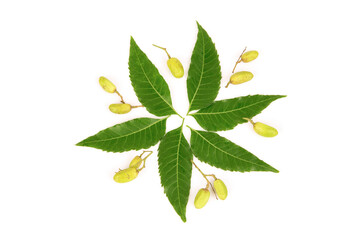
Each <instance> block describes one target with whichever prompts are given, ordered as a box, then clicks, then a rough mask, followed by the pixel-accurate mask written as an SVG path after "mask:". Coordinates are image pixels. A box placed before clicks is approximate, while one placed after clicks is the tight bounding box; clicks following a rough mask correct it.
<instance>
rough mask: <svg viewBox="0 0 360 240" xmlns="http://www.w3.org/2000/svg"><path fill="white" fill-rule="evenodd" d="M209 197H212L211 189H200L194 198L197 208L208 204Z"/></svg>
mask: <svg viewBox="0 0 360 240" xmlns="http://www.w3.org/2000/svg"><path fill="white" fill-rule="evenodd" d="M209 198H210V192H209V190H208V189H206V188H202V189H200V190H199V191H198V193H197V194H196V197H195V200H194V205H195V208H197V209H200V208H203V207H204V206H205V205H206V203H207V202H208V201H209Z"/></svg>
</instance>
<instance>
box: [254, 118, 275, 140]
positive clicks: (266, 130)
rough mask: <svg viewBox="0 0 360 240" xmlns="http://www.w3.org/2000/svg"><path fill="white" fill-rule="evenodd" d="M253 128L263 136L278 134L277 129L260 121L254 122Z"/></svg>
mask: <svg viewBox="0 0 360 240" xmlns="http://www.w3.org/2000/svg"><path fill="white" fill-rule="evenodd" d="M254 130H255V132H256V133H257V134H259V135H261V136H263V137H275V136H276V135H278V131H277V130H276V129H275V128H273V127H270V126H268V125H266V124H264V123H261V122H256V123H254Z"/></svg>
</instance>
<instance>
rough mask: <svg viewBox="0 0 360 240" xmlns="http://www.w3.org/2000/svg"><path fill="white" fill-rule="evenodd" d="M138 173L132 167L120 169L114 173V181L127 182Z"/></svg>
mask: <svg viewBox="0 0 360 240" xmlns="http://www.w3.org/2000/svg"><path fill="white" fill-rule="evenodd" d="M138 174H139V172H138V170H136V168H133V167H131V168H127V169H124V170H120V171H119V172H117V173H115V175H114V181H115V182H117V183H127V182H130V181H132V180H134V179H135V178H136V177H137V176H138Z"/></svg>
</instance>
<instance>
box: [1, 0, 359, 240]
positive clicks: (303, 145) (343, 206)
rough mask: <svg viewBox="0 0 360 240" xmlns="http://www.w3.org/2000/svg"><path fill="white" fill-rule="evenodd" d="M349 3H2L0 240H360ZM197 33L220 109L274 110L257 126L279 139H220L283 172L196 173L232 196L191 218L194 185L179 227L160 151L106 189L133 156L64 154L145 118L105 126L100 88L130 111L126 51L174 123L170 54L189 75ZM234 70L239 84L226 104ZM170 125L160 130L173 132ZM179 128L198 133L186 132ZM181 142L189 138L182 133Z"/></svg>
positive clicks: (178, 87) (196, 179)
mask: <svg viewBox="0 0 360 240" xmlns="http://www.w3.org/2000/svg"><path fill="white" fill-rule="evenodd" d="M356 3H357V1H331V0H330V1H329V0H328V1H314V0H312V1H305V0H304V1H274V0H273V1H209V0H208V1H195V0H194V1H184V0H183V1H176V2H171V1H128V2H125V1H66V0H63V1H10V0H9V1H4V0H2V1H1V2H0V34H1V37H0V43H1V44H0V78H1V87H0V104H1V117H0V122H1V125H0V130H1V131H0V141H1V151H0V158H1V160H0V194H1V196H0V239H4V240H12V239H39V240H40V239H88V240H90V239H130V238H131V239H145V238H146V239H151V238H153V239H186V238H194V239H225V238H226V239H277V240H278V239H347V240H349V239H360V233H359V225H360V217H359V216H360V207H359V202H360V197H359V183H360V174H359V167H360V163H359V160H360V158H359V150H358V149H359V134H360V131H359V121H360V117H359V96H358V94H359V86H358V82H359V81H360V74H359V55H360V44H359V43H360V37H359V35H358V32H359V31H358V30H359V25H358V23H359V22H360V16H359V11H358V10H359V9H358V7H357V6H356ZM196 21H199V23H200V24H201V25H202V26H203V27H204V28H205V29H206V30H207V32H208V33H209V35H210V36H211V37H212V40H213V41H214V42H215V44H216V48H217V50H218V53H219V56H220V62H221V66H222V76H223V79H222V83H221V84H222V88H221V89H220V93H219V95H218V98H217V99H224V98H231V97H237V96H242V95H248V94H257V93H258V94H286V95H288V97H287V98H284V99H280V100H277V101H275V102H274V103H273V104H271V105H270V106H269V107H268V108H267V109H266V110H264V111H263V113H261V114H260V115H258V116H256V117H255V118H254V120H256V121H261V122H264V123H267V124H269V125H271V126H274V127H276V128H277V129H278V130H279V135H278V136H277V137H275V138H272V139H265V138H262V137H260V136H258V135H256V134H255V133H254V132H253V130H252V128H251V126H250V125H249V124H242V125H239V126H238V127H236V128H235V129H234V130H232V131H227V132H220V133H219V134H220V135H222V136H224V137H228V138H229V139H230V140H231V141H233V142H235V143H237V144H239V145H241V146H243V147H244V148H246V149H248V150H249V151H250V152H252V153H254V154H255V155H257V156H258V157H259V158H261V159H263V160H264V161H266V162H267V163H269V164H271V165H272V166H274V167H275V168H277V169H279V170H280V173H279V174H274V173H259V172H254V173H245V174H244V173H232V172H227V171H222V170H220V169H216V168H213V167H210V166H208V165H206V164H203V163H200V162H199V161H198V160H196V159H195V161H196V162H197V163H198V165H199V166H200V168H201V169H203V171H205V172H206V173H215V174H216V175H217V176H218V177H219V178H221V179H223V181H224V182H225V183H226V185H227V186H228V190H229V196H228V198H227V199H226V200H225V201H220V200H218V201H216V200H215V198H214V196H212V198H211V199H210V201H209V203H208V204H207V206H206V207H204V208H203V209H201V210H197V209H195V208H194V206H193V201H194V197H195V195H196V192H197V190H198V189H199V188H201V187H203V186H204V185H205V181H204V179H202V177H201V175H200V174H199V172H197V171H196V170H195V169H194V171H193V177H192V186H191V192H190V197H189V204H188V207H187V219H188V221H187V222H186V223H183V222H182V221H181V220H180V218H179V217H178V215H177V214H176V213H175V211H174V210H173V208H172V206H171V205H170V203H169V202H168V200H167V198H166V196H165V195H164V193H163V188H162V187H161V185H160V178H159V176H158V170H157V167H158V166H157V158H156V150H157V146H158V145H156V146H154V147H152V148H151V150H153V151H155V154H153V155H152V156H151V157H150V158H149V160H148V164H147V167H146V169H145V170H144V171H142V172H141V174H140V175H139V177H138V178H137V179H135V180H134V181H133V182H130V183H128V184H117V183H115V182H114V181H113V180H112V176H113V174H114V172H115V171H116V170H117V169H118V168H125V167H126V166H127V164H128V163H129V161H130V160H131V159H132V157H133V156H134V155H136V154H138V153H140V151H138V152H126V153H118V154H113V153H106V152H103V151H100V150H97V149H92V148H84V147H76V146H75V144H76V143H77V142H79V141H81V140H82V139H84V138H86V137H88V136H90V135H93V134H95V133H96V132H98V131H99V130H101V129H104V128H107V127H110V126H112V125H114V124H117V123H121V122H124V121H126V120H129V119H133V118H136V117H141V116H149V117H151V115H150V114H149V113H147V112H146V111H145V110H144V109H135V110H133V111H132V112H131V113H129V114H127V115H115V114H112V113H111V112H110V111H109V110H108V105H109V104H111V103H114V102H117V101H118V97H117V96H116V95H111V94H108V93H106V92H104V91H103V90H102V89H101V88H100V87H99V85H98V77H99V76H102V75H103V76H106V77H108V78H109V79H111V80H112V81H113V82H114V83H115V84H116V85H117V87H118V89H119V91H120V92H121V93H122V94H123V96H124V98H125V100H126V101H128V102H129V103H131V104H133V105H137V104H139V102H138V100H137V98H136V96H135V94H134V92H133V89H132V87H131V84H130V80H129V77H128V75H129V72H128V65H127V61H128V54H129V40H130V35H132V36H133V37H134V38H135V40H136V41H137V43H138V44H139V46H140V47H141V48H142V50H143V51H144V52H145V53H146V54H147V55H148V56H149V58H150V59H151V60H152V61H153V63H154V64H155V65H156V66H157V67H158V68H159V71H160V73H161V74H162V75H163V76H164V78H165V79H166V80H167V82H168V84H169V88H170V90H171V94H172V100H173V104H174V107H175V109H177V110H178V112H180V113H181V114H182V115H185V113H186V111H187V108H188V102H187V94H186V76H187V75H185V76H184V77H183V78H182V79H175V78H173V77H172V76H171V75H170V74H169V71H168V69H167V67H166V60H167V57H166V54H165V53H164V52H163V51H161V50H159V49H156V48H154V47H152V46H151V44H152V43H156V44H158V45H161V46H165V47H167V48H168V50H169V52H170V54H171V55H173V56H174V57H177V58H179V59H180V60H181V61H182V63H183V65H184V67H185V71H186V72H187V70H188V67H189V63H190V57H191V53H192V49H193V46H194V43H195V40H196V35H197V27H196ZM245 46H247V47H248V49H249V50H252V49H255V50H258V51H259V52H260V55H259V57H258V59H257V60H256V61H254V62H251V63H248V64H240V65H239V68H238V70H240V69H241V70H248V71H252V72H253V73H254V75H255V77H254V79H253V80H251V81H250V82H248V83H245V84H242V85H238V86H231V87H230V88H228V89H225V88H224V86H225V84H226V82H227V81H228V79H229V77H230V75H231V70H232V67H233V64H234V62H235V60H236V59H237V57H238V55H239V54H240V53H241V51H242V50H243V48H244V47H245ZM179 124H180V119H179V118H178V117H176V116H172V117H171V118H170V119H169V121H168V124H167V130H168V131H169V130H171V129H173V128H176V127H178V126H179ZM186 124H189V125H191V126H193V127H194V128H200V127H199V126H198V125H197V123H196V122H195V121H194V120H193V119H191V118H187V119H186ZM185 135H186V137H187V138H189V136H190V134H189V131H188V130H186V132H185Z"/></svg>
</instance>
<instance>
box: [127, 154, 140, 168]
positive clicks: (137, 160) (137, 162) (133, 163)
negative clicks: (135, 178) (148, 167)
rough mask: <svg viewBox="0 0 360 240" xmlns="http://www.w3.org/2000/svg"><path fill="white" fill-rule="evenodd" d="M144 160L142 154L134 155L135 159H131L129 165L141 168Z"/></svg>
mask: <svg viewBox="0 0 360 240" xmlns="http://www.w3.org/2000/svg"><path fill="white" fill-rule="evenodd" d="M141 162H142V158H141V157H140V156H136V157H134V159H133V160H131V162H130V164H129V167H133V168H139V167H140V165H141Z"/></svg>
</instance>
